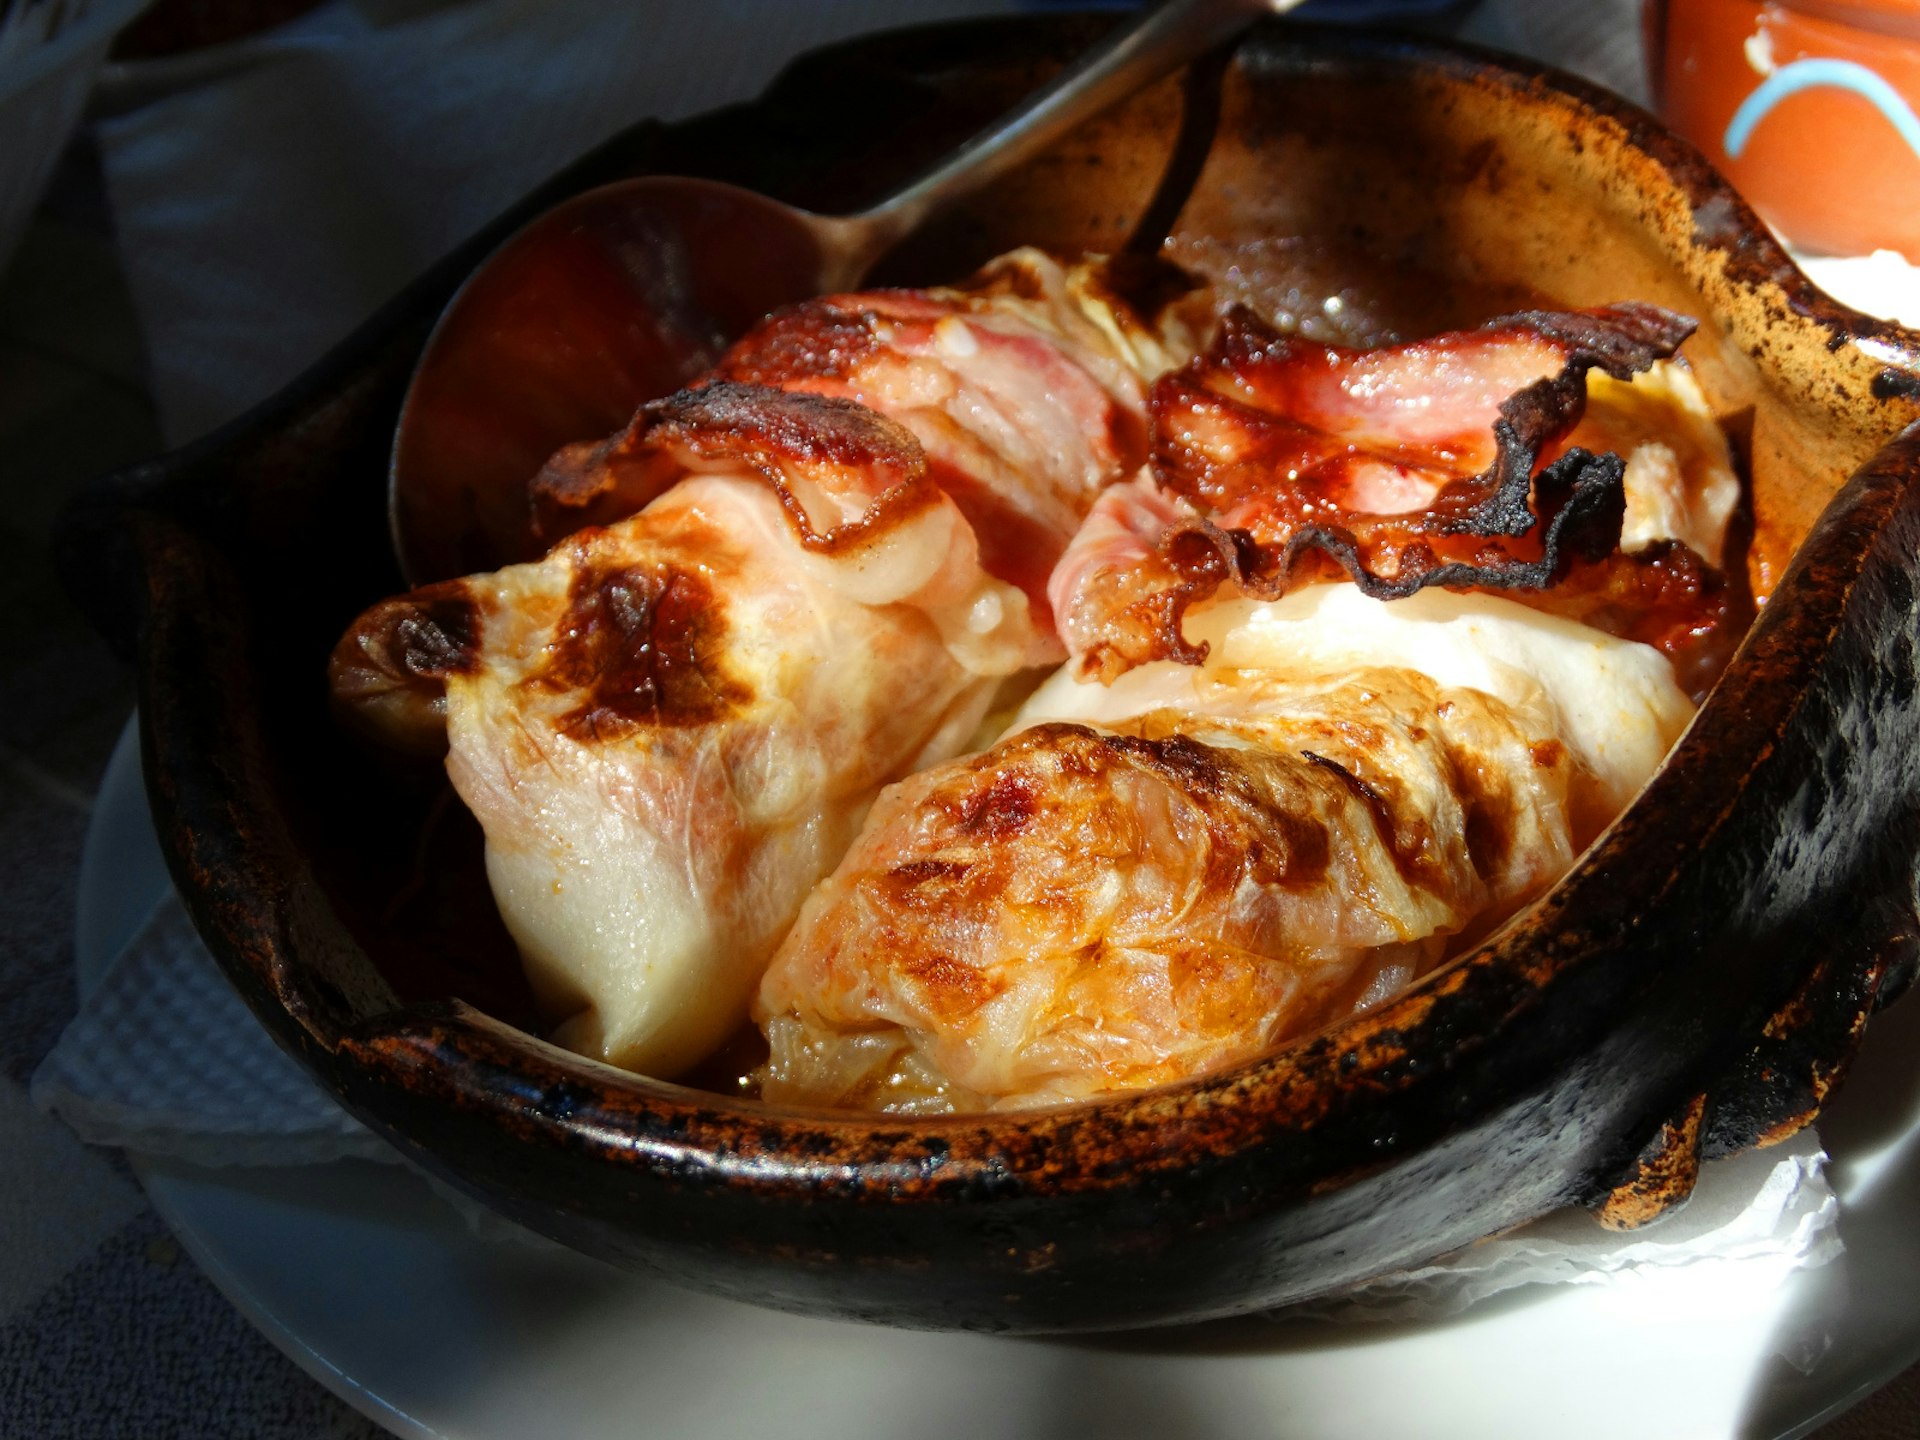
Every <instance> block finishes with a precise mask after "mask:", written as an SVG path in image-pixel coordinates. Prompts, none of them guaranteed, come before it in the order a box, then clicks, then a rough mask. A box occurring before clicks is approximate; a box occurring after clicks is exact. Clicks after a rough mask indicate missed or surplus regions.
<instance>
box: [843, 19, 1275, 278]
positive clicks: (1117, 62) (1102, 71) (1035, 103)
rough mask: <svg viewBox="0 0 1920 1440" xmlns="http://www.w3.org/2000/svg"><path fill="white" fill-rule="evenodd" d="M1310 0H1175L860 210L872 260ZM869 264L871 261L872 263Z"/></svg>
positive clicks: (864, 247) (855, 218)
mask: <svg viewBox="0 0 1920 1440" xmlns="http://www.w3.org/2000/svg"><path fill="white" fill-rule="evenodd" d="M1300 3H1301V0H1165V3H1163V4H1160V5H1157V6H1155V7H1154V8H1153V9H1151V10H1149V11H1148V12H1147V13H1146V14H1144V15H1142V16H1141V17H1140V18H1139V19H1138V20H1135V21H1134V22H1132V23H1131V24H1128V25H1123V26H1121V27H1120V28H1119V30H1118V32H1117V33H1115V34H1114V35H1112V36H1111V37H1109V38H1108V39H1107V40H1106V41H1105V42H1104V43H1102V44H1101V45H1099V46H1097V47H1095V48H1094V49H1093V50H1092V51H1090V52H1089V53H1088V54H1086V55H1085V56H1083V57H1082V58H1081V59H1080V60H1078V61H1077V62H1075V63H1074V64H1072V65H1070V66H1068V67H1067V69H1065V70H1064V71H1062V72H1061V73H1060V75H1059V76H1057V77H1056V78H1055V79H1054V81H1053V83H1052V84H1050V85H1048V86H1046V87H1045V88H1043V89H1041V90H1039V91H1038V92H1036V93H1035V94H1033V95H1032V96H1030V97H1028V99H1027V100H1026V101H1025V102H1024V103H1023V104H1021V105H1020V106H1019V107H1018V108H1017V109H1015V110H1014V111H1013V112H1012V113H1011V114H1009V115H1005V116H1003V117H1001V118H1000V119H999V120H996V121H995V122H994V123H993V124H992V125H990V126H988V127H987V128H986V129H985V130H982V131H981V132H980V133H979V134H978V135H975V136H974V137H973V138H972V139H971V140H969V141H967V142H966V143H965V144H964V145H962V146H961V147H960V148H959V149H958V150H956V151H955V152H954V153H953V154H952V155H950V156H949V157H948V158H947V159H945V160H943V161H942V162H941V163H940V164H938V165H936V166H935V167H934V168H933V169H931V170H929V171H927V172H926V173H925V174H924V175H922V176H920V178H919V179H917V180H915V181H913V182H912V183H911V184H909V185H908V186H906V188H904V189H902V190H899V191H897V192H896V193H895V194H893V195H892V196H891V197H889V198H888V199H886V200H883V201H881V202H880V203H879V204H878V205H875V206H873V207H872V208H871V209H869V210H866V211H864V212H862V213H861V214H859V215H851V216H848V217H847V222H848V223H849V225H853V226H858V227H859V231H860V239H861V242H862V243H860V244H859V246H858V248H859V249H860V250H861V251H862V252H863V255H862V257H861V258H862V259H863V260H865V261H870V260H873V259H876V258H878V257H879V256H880V255H882V254H884V253H885V252H886V251H887V250H888V249H890V248H891V247H892V246H893V244H894V243H895V242H896V241H898V240H900V239H901V238H903V237H904V236H905V235H907V234H908V233H909V232H911V231H912V230H913V229H915V228H916V227H917V226H918V225H919V224H920V222H921V221H922V220H924V219H925V218H926V217H927V216H928V215H929V214H931V213H932V212H933V211H935V210H937V209H939V208H940V207H941V206H942V205H944V204H946V203H947V202H948V201H950V200H954V199H957V198H958V197H959V196H961V195H964V194H967V193H969V192H970V191H973V190H976V189H978V188H980V187H981V186H983V185H986V184H988V183H989V182H991V181H992V180H994V179H995V178H997V177H998V176H1000V175H1003V174H1005V173H1006V172H1007V171H1009V170H1012V169H1013V168H1015V167H1016V166H1018V165H1019V164H1020V163H1021V162H1022V161H1025V160H1027V159H1028V158H1030V157H1031V156H1033V155H1035V154H1037V153H1038V152H1039V151H1041V150H1044V149H1046V147H1047V146H1048V145H1050V144H1052V143H1053V142H1054V141H1055V140H1057V139H1059V138H1060V137H1061V136H1062V135H1065V134H1066V133H1067V132H1068V131H1070V130H1072V129H1073V128H1074V127H1075V126H1076V125H1078V124H1080V122H1081V121H1083V120H1086V119H1088V118H1089V117H1091V116H1093V115H1097V114H1098V113H1099V112H1100V111H1102V110H1104V109H1106V108H1107V106H1109V105H1112V104H1114V103H1116V102H1117V101H1120V100H1123V99H1125V98H1126V97H1127V96H1129V95H1131V94H1133V93H1134V92H1135V91H1137V90H1141V89H1144V88H1145V87H1146V86H1148V85H1150V84H1152V83H1153V82H1154V81H1155V80H1158V79H1159V78H1160V77H1161V76H1162V75H1165V74H1166V73H1167V72H1169V71H1171V70H1174V69H1177V68H1178V67H1179V66H1181V65H1184V64H1186V63H1187V62H1188V61H1189V60H1192V59H1193V58H1194V57H1196V56H1198V55H1201V54H1203V53H1205V52H1206V51H1207V50H1209V49H1211V48H1212V47H1213V46H1214V45H1216V44H1218V43H1220V42H1221V41H1223V40H1225V39H1227V38H1228V37H1230V36H1232V35H1235V34H1238V33H1239V32H1240V31H1241V30H1243V29H1245V28H1246V27H1247V26H1248V25H1250V24H1251V23H1252V22H1253V19H1254V17H1255V16H1257V15H1261V14H1264V13H1269V12H1271V13H1274V14H1280V13H1283V12H1285V11H1288V10H1291V9H1293V8H1294V6H1296V5H1298V4H1300ZM860 268H861V269H864V268H865V265H864V264H862V265H861V267H860Z"/></svg>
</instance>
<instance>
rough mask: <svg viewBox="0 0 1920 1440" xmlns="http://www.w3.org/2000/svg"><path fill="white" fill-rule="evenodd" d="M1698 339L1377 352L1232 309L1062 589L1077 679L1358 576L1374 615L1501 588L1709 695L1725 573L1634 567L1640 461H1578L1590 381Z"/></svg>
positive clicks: (1617, 338)
mask: <svg viewBox="0 0 1920 1440" xmlns="http://www.w3.org/2000/svg"><path fill="white" fill-rule="evenodd" d="M1692 328H1693V324H1692V322H1691V321H1689V320H1686V319H1684V318H1683V317H1680V316H1676V315H1672V314H1669V313H1668V312H1666V311H1663V310H1659V309H1657V308H1655V307H1652V306H1647V305H1616V306H1610V307H1606V308H1604V309H1600V310H1593V311H1581V312H1571V313H1555V312H1538V311H1534V312H1526V313H1524V314H1520V315H1514V316H1509V317H1506V318H1503V319H1500V320H1495V321H1492V322H1489V324H1488V325H1486V326H1485V327H1483V328H1481V329H1479V330H1476V331H1469V332H1460V333H1455V334H1449V335H1442V336H1437V337H1434V338H1432V339H1429V340H1422V341H1417V342H1413V343H1411V344H1406V345H1398V346H1391V347H1386V348H1383V349H1379V350H1373V351H1360V350H1351V349H1347V348H1344V347H1341V346H1332V345H1322V344H1315V343H1309V342H1306V341H1301V340H1298V339H1294V338H1291V337H1286V336H1281V335H1278V334H1275V333H1274V332H1273V331H1271V330H1269V329H1267V328H1266V327H1265V326H1264V325H1262V324H1261V323H1260V322H1259V321H1257V320H1255V319H1253V318H1252V317H1251V316H1248V315H1246V314H1245V313H1244V312H1236V313H1235V314H1234V315H1231V316H1230V317H1229V318H1228V320H1227V323H1226V325H1225V326H1224V328H1223V330H1222V333H1221V336H1220V338H1219V339H1218V341H1217V342H1216V343H1215V344H1214V345H1213V347H1212V348H1211V349H1210V350H1209V351H1208V352H1207V354H1206V355H1204V356H1203V357H1201V358H1199V359H1197V360H1195V361H1194V362H1192V363H1191V364H1190V365H1188V366H1187V367H1186V368H1185V369H1183V370H1181V371H1180V372H1178V373H1176V374H1171V375H1168V376H1166V377H1165V378H1163V379H1162V380H1161V381H1160V382H1158V384H1156V385H1155V387H1154V390H1153V395H1152V411H1153V421H1154V435H1155V444H1154V452H1153V467H1152V478H1151V479H1150V480H1142V481H1138V482H1135V483H1134V484H1132V485H1129V486H1126V487H1121V488H1117V489H1115V490H1112V491H1110V492H1108V493H1107V494H1106V495H1105V496H1103V497H1102V499H1101V500H1100V501H1099V502H1098V503H1097V505H1096V507H1095V510H1094V512H1093V514H1092V515H1091V516H1090V517H1089V520H1088V523H1087V525H1086V526H1085V527H1084V528H1083V530H1082V532H1081V535H1080V537H1078V538H1077V539H1076V540H1075V541H1074V543H1073V545H1072V546H1071V547H1070V549H1069V551H1068V553H1067V554H1066V556H1065V557H1063V560H1062V563H1061V564H1060V566H1059V567H1058V568H1057V569H1056V571H1055V573H1054V576H1053V578H1052V583H1051V586H1050V594H1051V600H1052V604H1053V607H1054V609H1055V612H1056V614H1057V615H1058V617H1059V621H1058V623H1059V624H1060V627H1061V631H1062V634H1063V637H1064V639H1065V640H1066V643H1067V646H1068V649H1069V651H1070V652H1071V653H1072V654H1073V655H1074V656H1075V657H1076V658H1077V659H1078V661H1079V664H1080V668H1081V671H1082V673H1085V674H1088V675H1099V676H1103V677H1106V678H1111V677H1112V676H1114V675H1117V674H1119V673H1120V672H1122V671H1124V670H1125V669H1127V668H1129V667H1131V666H1133V665H1136V664H1140V663H1143V662H1145V661H1148V660H1154V659H1172V660H1178V661H1182V662H1185V663H1188V664H1197V663H1199V661H1200V660H1201V659H1202V658H1203V656H1204V654H1205V649H1204V646H1197V645H1194V644H1190V643H1189V642H1188V641H1187V639H1186V638H1185V636H1184V635H1183V634H1182V632H1181V624H1180V622H1181V616H1182V615H1184V613H1185V612H1186V610H1187V609H1188V608H1189V607H1191V606H1192V605H1194V604H1197V603H1200V602H1202V601H1205V600H1207V599H1209V598H1211V597H1213V596H1214V595H1215V594H1216V593H1221V592H1222V591H1223V588H1224V590H1225V592H1226V593H1234V592H1238V593H1242V594H1246V595H1249V596H1251V597H1254V598H1259V599H1272V598H1276V597H1277V596H1279V595H1280V594H1282V593H1284V592H1285V591H1286V590H1287V589H1288V588H1289V587H1290V586H1292V585H1293V584H1295V583H1299V582H1302V581H1307V580H1313V579H1333V578H1347V579H1351V580H1353V581H1354V582H1355V583H1357V584H1358V585H1359V586H1360V587H1361V589H1363V590H1364V591H1366V592H1367V593H1368V594H1370V595H1373V596H1375V597H1376V598H1381V599H1393V598H1399V597H1402V596H1405V595H1409V594H1412V593H1413V592H1414V591H1416V590H1418V589H1421V588H1423V587H1425V586H1428V585H1440V586H1445V587H1447V588H1453V589H1489V590H1498V591H1501V592H1502V593H1505V594H1506V595H1507V596H1508V598H1511V599H1515V600H1519V601H1521V602H1522V603H1525V604H1529V605H1532V606H1535V607H1537V608H1541V609H1546V610H1550V611H1554V612H1555V613H1560V614H1564V615H1567V616H1568V617H1569V618H1575V619H1581V620H1583V621H1586V622H1587V623H1591V624H1595V625H1598V626H1600V627H1601V628H1603V629H1607V630H1609V631H1611V632H1612V633H1615V634H1620V635H1623V636H1625V637H1627V638H1632V639H1638V640H1644V641H1646V642H1647V643H1650V644H1653V645H1655V646H1657V647H1658V648H1660V649H1662V650H1663V651H1664V652H1666V653H1667V654H1668V655H1669V657H1670V658H1672V659H1673V660H1674V661H1675V663H1676V667H1677V669H1679V670H1680V671H1681V672H1682V674H1683V676H1684V677H1685V678H1686V682H1687V683H1688V688H1690V689H1696V690H1697V689H1702V688H1704V684H1705V683H1710V680H1711V676H1712V674H1713V673H1716V672H1717V669H1718V666H1719V664H1721V663H1723V662H1724V659H1725V656H1726V654H1727V652H1728V650H1729V649H1730V646H1731V642H1732V639H1733V638H1734V636H1735V635H1736V634H1737V626H1736V625H1735V623H1734V621H1735V620H1736V618H1737V617H1736V616H1735V614H1734V607H1733V605H1732V604H1731V602H1730V599H1729V596H1728V594H1727V590H1726V586H1725V585H1724V583H1723V582H1722V579H1721V577H1720V575H1719V573H1718V571H1717V569H1716V568H1715V562H1717V561H1718V560H1719V558H1720V557H1719V556H1718V555H1717V554H1716V555H1714V556H1712V557H1703V556H1700V555H1698V554H1696V553H1694V552H1693V551H1691V550H1690V549H1688V548H1687V547H1686V546H1684V545H1682V544H1679V543H1672V542H1669V543H1659V544H1654V545H1649V546H1646V547H1644V548H1643V549H1641V550H1639V551H1636V552H1635V553H1632V554H1623V553H1622V552H1621V550H1620V546H1619V541H1620V526H1621V516H1622V514H1623V511H1624V506H1625V498H1624V489H1623V476H1624V473H1625V462H1624V461H1623V460H1622V459H1621V458H1620V457H1619V456H1617V455H1613V454H1605V455H1594V454H1592V453H1590V452H1588V451H1586V450H1583V449H1578V448H1568V446H1567V444H1566V439H1567V437H1568V435H1569V433H1570V432H1572V431H1573V430H1574V428H1575V426H1576V424H1577V423H1578V422H1579V421H1580V419H1581V416H1582V413H1583V411H1584V409H1585V405H1586V392H1587V384H1586V376H1587V373H1588V372H1589V371H1590V370H1597V371H1599V372H1600V373H1602V374H1605V375H1609V376H1612V377H1614V378H1616V379H1620V380H1626V379H1629V378H1631V377H1632V376H1634V375H1635V374H1638V373H1640V372H1643V371H1645V370H1646V369H1647V368H1648V367H1650V366H1653V365H1655V364H1656V363H1657V362H1660V361H1662V360H1664V359H1665V357H1667V356H1669V355H1671V353H1672V352H1673V350H1674V348H1675V347H1676V346H1677V345H1678V344H1679V342H1680V341H1681V340H1683V339H1684V338H1685V337H1686V336H1687V335H1688V334H1689V333H1690V332H1691V330H1692Z"/></svg>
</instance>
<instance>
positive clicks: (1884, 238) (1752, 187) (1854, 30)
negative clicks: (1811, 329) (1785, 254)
mask: <svg viewBox="0 0 1920 1440" xmlns="http://www.w3.org/2000/svg"><path fill="white" fill-rule="evenodd" d="M1643 17H1644V22H1645V25H1646V40H1647V68H1648V72H1649V76H1650V78H1651V81H1652V85H1653V94H1654V103H1655V104H1656V105H1657V106H1658V107H1659V109H1660V112H1661V114H1662V115H1663V116H1664V117H1665V119H1666V121H1667V123H1668V124H1669V125H1671V126H1672V127H1673V128H1674V129H1675V130H1677V131H1679V132H1680V134H1682V135H1684V136H1685V137H1686V138H1687V139H1689V140H1691V141H1692V142H1693V143H1694V144H1695V145H1697V146H1699V147H1700V149H1701V150H1703V151H1704V152H1705V153H1706V156H1707V158H1708V159H1709V160H1711V161H1712V162H1713V163H1714V164H1715V165H1717V166H1718V167H1719V168H1720V170H1721V171H1722V173H1724V174H1725V175H1726V177H1727V178H1728V179H1729V180H1731V181H1732V182H1733V183H1734V185H1735V186H1736V187H1737V188H1738V189H1739V190H1740V192H1741V193H1742V194H1744V195H1745V196H1746V197H1747V199H1748V201H1749V202H1751V204H1752V205H1753V208H1754V209H1755V210H1757V211H1759V212H1760V214H1761V216H1762V217H1763V218H1764V219H1765V220H1766V221H1767V223H1768V224H1770V225H1772V226H1773V227H1774V229H1776V230H1778V231H1779V232H1780V233H1781V234H1782V235H1783V236H1785V237H1786V239H1787V240H1788V241H1789V242H1790V243H1792V244H1794V245H1797V246H1799V247H1801V248H1803V249H1806V250H1811V251H1818V252H1823V253H1826V254H1833V255H1860V254H1865V253H1867V252H1869V251H1872V250H1897V251H1899V252H1900V253H1901V254H1903V255H1905V256H1906V258H1907V259H1908V260H1910V261H1913V262H1914V263H1915V264H1920V0H1791V3H1786V0H1781V3H1771V4H1763V3H1759V0H1647V3H1646V6H1645V10H1644V12H1643Z"/></svg>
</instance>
